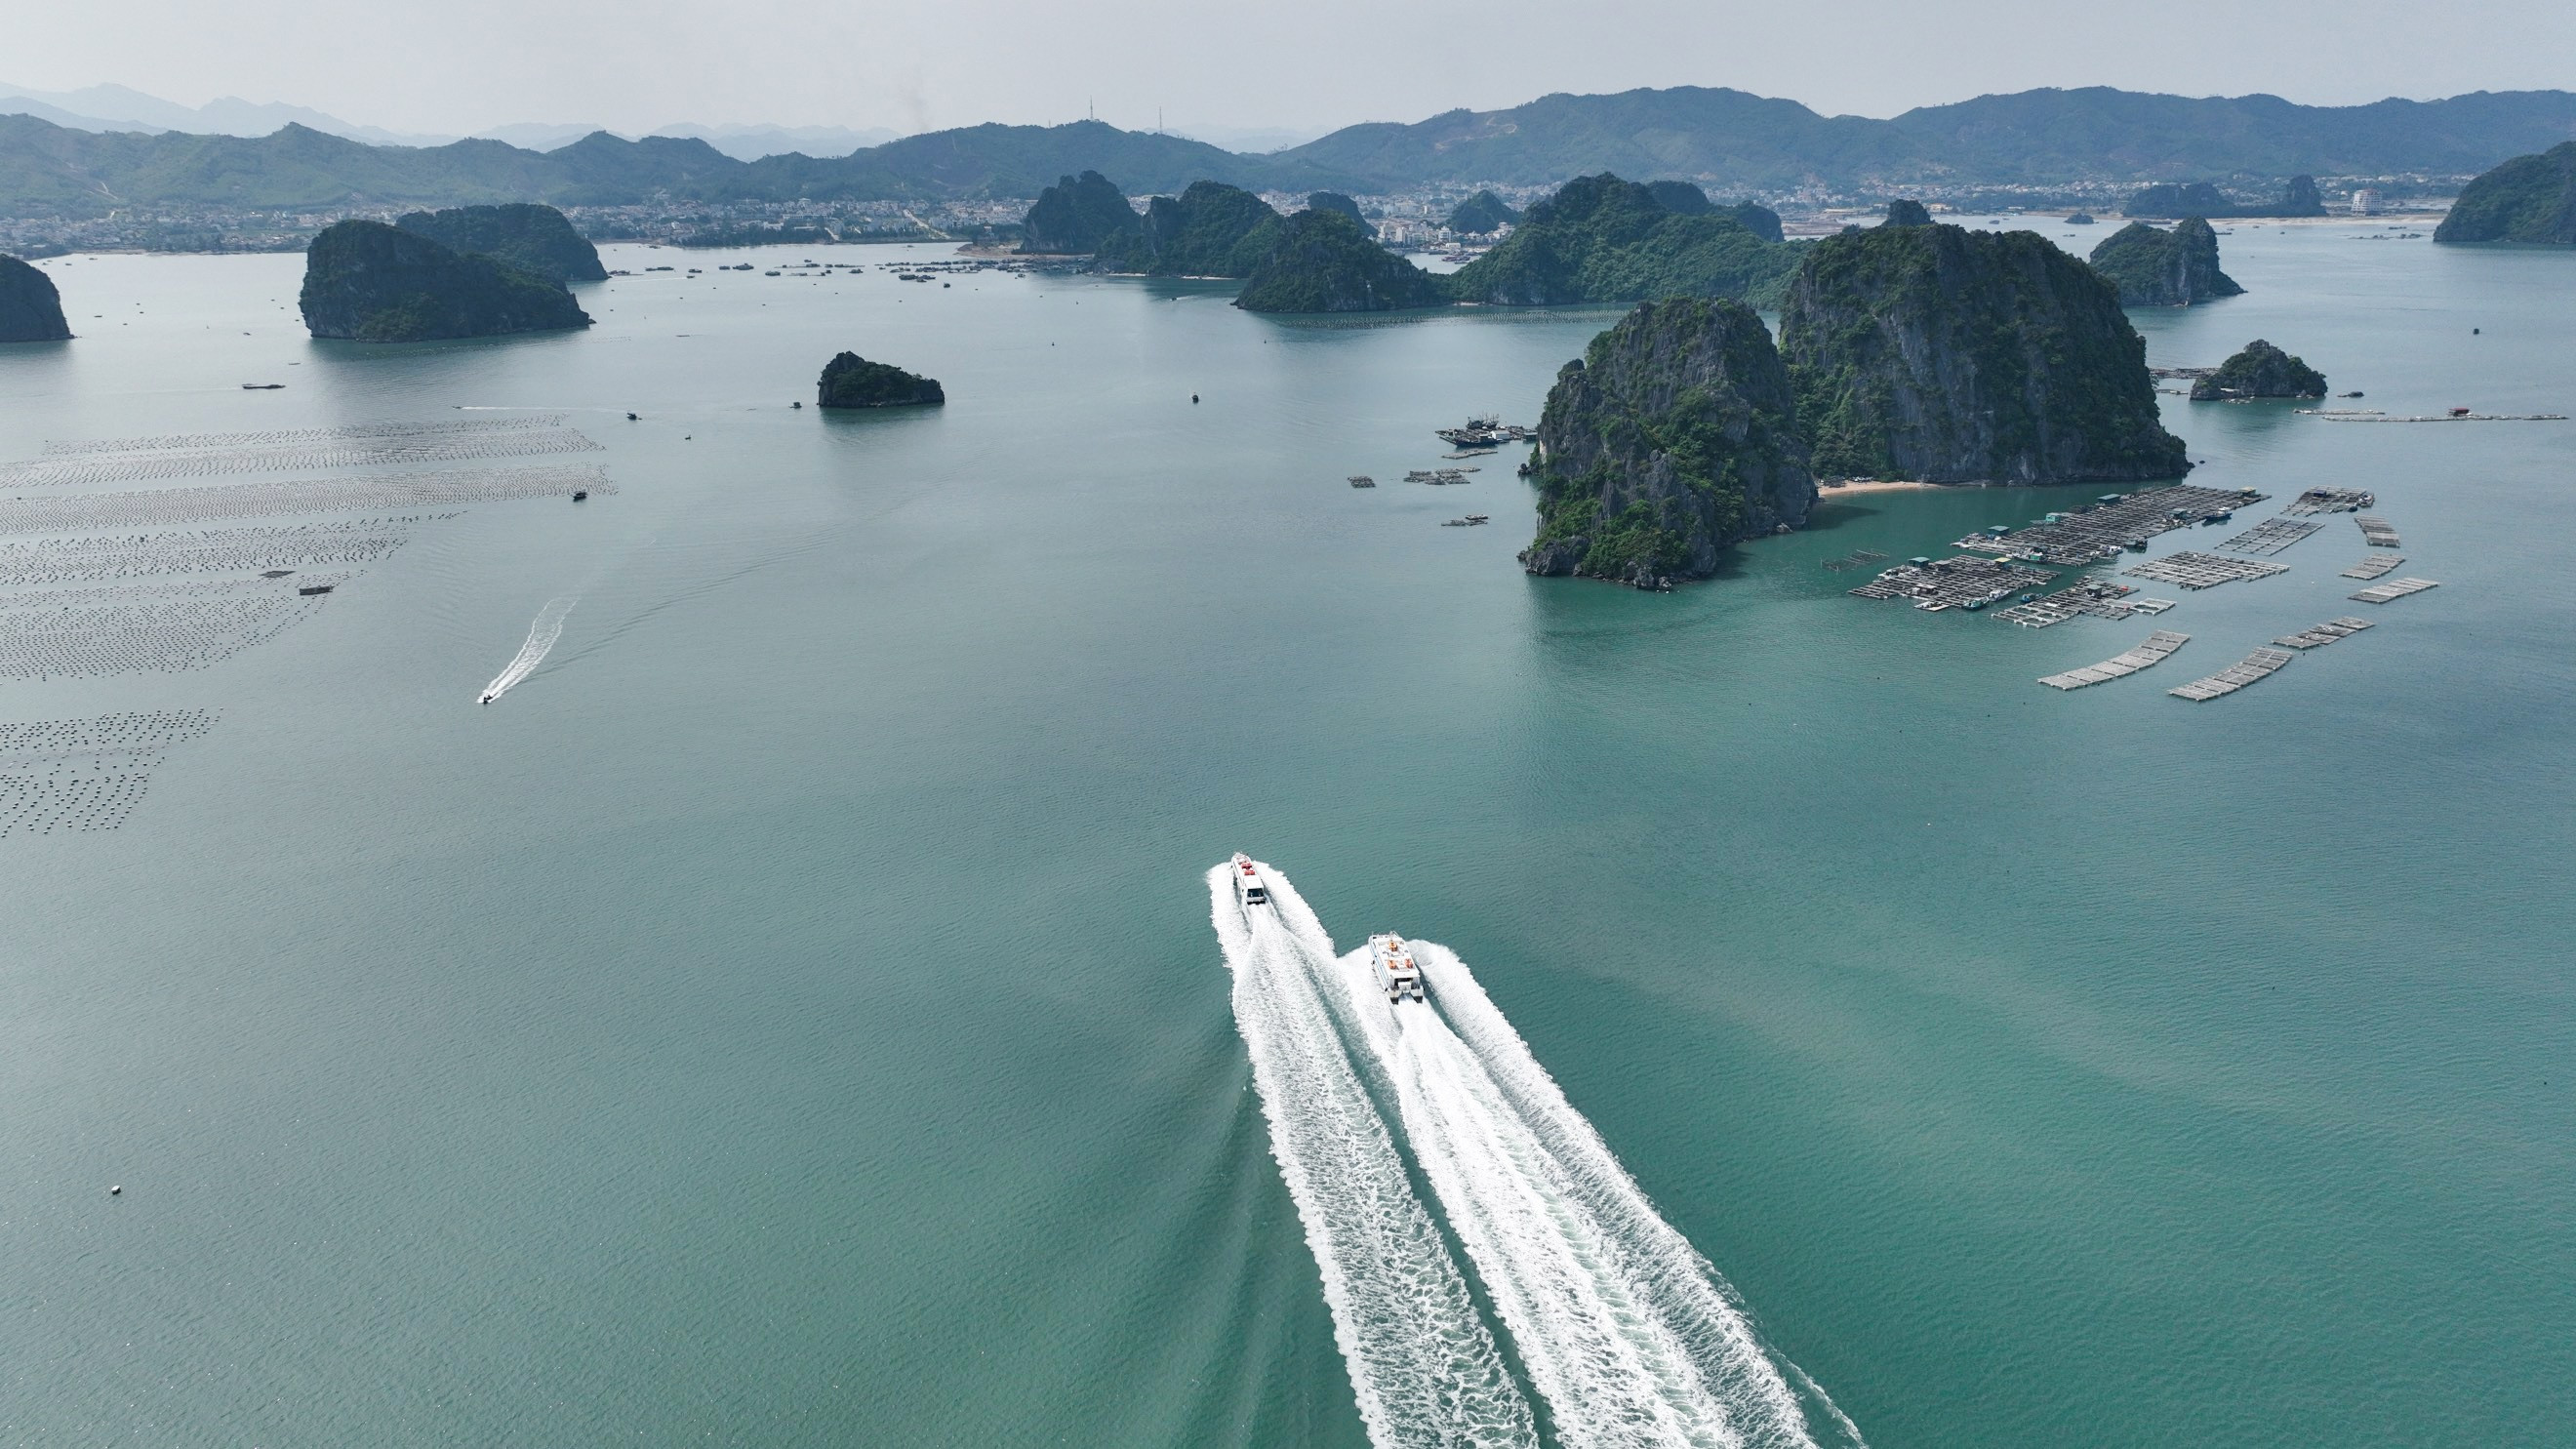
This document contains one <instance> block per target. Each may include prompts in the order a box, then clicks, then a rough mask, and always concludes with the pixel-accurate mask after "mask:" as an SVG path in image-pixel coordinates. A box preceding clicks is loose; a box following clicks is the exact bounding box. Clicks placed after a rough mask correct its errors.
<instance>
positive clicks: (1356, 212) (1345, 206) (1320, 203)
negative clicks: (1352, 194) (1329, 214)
mask: <svg viewBox="0 0 2576 1449" xmlns="http://www.w3.org/2000/svg"><path fill="white" fill-rule="evenodd" d="M1306 209H1307V210H1308V211H1338V212H1340V213H1341V214H1342V215H1344V216H1347V217H1349V218H1350V219H1351V220H1353V221H1355V222H1358V223H1359V224H1360V227H1361V229H1362V230H1367V229H1368V218H1367V217H1365V216H1362V215H1360V204H1359V203H1358V202H1356V201H1353V200H1351V199H1350V198H1349V197H1347V196H1344V195H1343V194H1342V193H1340V192H1338V191H1315V192H1309V193H1308V194H1307V196H1306Z"/></svg>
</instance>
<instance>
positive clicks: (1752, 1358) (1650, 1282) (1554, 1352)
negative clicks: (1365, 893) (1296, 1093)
mask: <svg viewBox="0 0 2576 1449" xmlns="http://www.w3.org/2000/svg"><path fill="white" fill-rule="evenodd" d="M1219 874H1220V876H1221V875H1222V872H1220V873H1219ZM1264 877H1265V880H1266V881H1267V882H1268V883H1270V884H1271V885H1272V888H1273V894H1274V896H1277V897H1284V898H1285V900H1287V901H1294V902H1296V904H1295V906H1294V908H1293V909H1294V912H1295V913H1296V914H1295V915H1294V916H1292V915H1291V914H1290V913H1289V912H1288V911H1284V910H1283V912H1282V920H1281V921H1280V922H1279V923H1278V927H1279V928H1281V934H1283V935H1286V934H1288V932H1287V930H1286V929H1285V928H1287V927H1289V926H1291V925H1292V924H1294V923H1295V921H1296V919H1297V917H1299V916H1302V918H1303V919H1304V920H1305V921H1312V919H1313V917H1312V914H1311V912H1307V911H1306V910H1305V907H1304V904H1303V902H1302V901H1298V900H1297V898H1296V897H1295V894H1294V892H1293V891H1291V890H1289V889H1288V887H1287V885H1286V882H1284V881H1282V880H1280V879H1279V877H1278V876H1277V875H1276V873H1274V872H1270V871H1268V870H1267V869H1266V868H1265V869H1264ZM1212 879H1214V877H1212ZM1261 914H1262V913H1260V912H1258V911H1254V912H1245V911H1243V910H1241V909H1239V908H1235V907H1234V905H1233V901H1232V898H1231V896H1230V895H1228V896H1226V897H1224V898H1223V899H1222V900H1221V901H1220V907H1219V910H1218V912H1217V916H1218V929H1219V932H1220V934H1223V933H1224V932H1225V931H1226V930H1227V928H1228V924H1229V920H1228V918H1229V917H1230V918H1231V924H1232V928H1233V929H1234V930H1235V931H1237V932H1239V933H1240V932H1243V931H1245V930H1246V927H1245V925H1244V920H1245V917H1246V916H1247V915H1250V916H1251V917H1252V918H1253V924H1252V926H1251V927H1250V929H1251V930H1252V931H1253V932H1256V933H1257V932H1259V931H1261V930H1263V929H1265V928H1267V923H1265V922H1263V921H1262V920H1261V919H1260V916H1261ZM1312 938H1313V941H1315V942H1321V941H1322V940H1323V937H1322V931H1321V928H1320V926H1317V927H1315V928H1314V929H1313V931H1312ZM1409 944H1410V946H1411V948H1412V950H1413V952H1414V956H1415V959H1416V961H1417V962H1418V963H1419V965H1420V966H1421V968H1422V973H1423V979H1424V981H1425V982H1426V983H1427V984H1428V986H1429V1001H1428V1003H1427V1004H1412V1003H1404V1004H1390V1003H1389V1002H1388V1001H1387V999H1386V996H1385V993H1384V991H1383V990H1382V989H1381V988H1380V986H1379V985H1378V983H1377V981H1376V979H1375V976H1374V972H1373V969H1372V967H1371V965H1370V963H1369V957H1368V953H1367V952H1366V951H1365V950H1363V951H1358V952H1354V953H1352V954H1351V955H1349V956H1345V957H1342V958H1340V959H1338V960H1336V959H1334V958H1333V957H1332V956H1331V955H1330V954H1329V952H1328V951H1320V952H1319V951H1314V950H1312V949H1311V945H1310V949H1308V950H1307V951H1304V952H1301V953H1299V954H1298V955H1297V956H1296V957H1295V959H1294V960H1293V961H1291V960H1284V959H1283V960H1279V961H1277V962H1276V963H1275V966H1274V968H1273V969H1272V970H1271V971H1268V972H1265V973H1259V974H1248V973H1246V972H1245V971H1244V970H1243V969H1242V967H1241V966H1240V965H1238V967H1237V970H1236V978H1235V1009H1236V1014H1237V1018H1238V1020H1239V1021H1244V1035H1245V1040H1246V1041H1247V1042H1250V1041H1252V1040H1253V1036H1254V1028H1253V1026H1252V1025H1251V1023H1250V1022H1249V1021H1248V1020H1245V1016H1246V1002H1245V997H1246V993H1247V988H1248V987H1256V988H1260V989H1264V990H1267V991H1270V992H1272V993H1275V994H1277V995H1281V996H1286V995H1292V994H1294V993H1298V992H1304V993H1309V994H1312V995H1314V996H1316V997H1318V998H1320V1000H1321V1002H1322V1003H1323V1004H1324V1006H1325V1009H1326V1010H1327V1011H1328V1012H1329V1014H1330V1022H1329V1024H1330V1025H1332V1026H1334V1027H1337V1028H1338V1030H1337V1031H1335V1032H1333V1033H1332V1036H1333V1043H1332V1044H1333V1045H1334V1046H1335V1047H1336V1048H1338V1047H1339V1044H1340V1043H1341V1042H1342V1041H1345V1040H1346V1041H1348V1042H1350V1043H1351V1044H1352V1047H1353V1050H1354V1051H1355V1052H1356V1054H1357V1056H1358V1058H1359V1063H1358V1065H1359V1069H1360V1073H1361V1075H1362V1076H1363V1077H1364V1078H1365V1081H1366V1082H1367V1083H1368V1084H1370V1085H1375V1086H1376V1087H1378V1088H1379V1092H1378V1094H1377V1095H1378V1097H1382V1098H1384V1099H1386V1100H1388V1101H1389V1102H1391V1104H1392V1116H1393V1117H1394V1118H1395V1125H1396V1126H1398V1127H1400V1129H1401V1135H1402V1140H1403V1143H1404V1146H1405V1147H1406V1148H1407V1149H1409V1151H1410V1154H1411V1157H1412V1160H1413V1162H1414V1163H1415V1165H1417V1166H1418V1167H1419V1168H1420V1170H1421V1174H1422V1177H1423V1179H1424V1180H1425V1181H1427V1182H1428V1183H1429V1184H1430V1186H1431V1189H1432V1193H1433V1195H1434V1197H1435V1199H1436V1201H1437V1204H1438V1207H1439V1210H1440V1215H1441V1218H1442V1219H1443V1220H1445V1222H1446V1224H1447V1226H1448V1228H1449V1230H1450V1231H1451V1232H1452V1233H1454V1234H1455V1235H1456V1237H1457V1240H1458V1241H1459V1243H1460V1244H1461V1245H1462V1246H1463V1247H1464V1248H1465V1250H1466V1255H1467V1258H1468V1261H1469V1263H1470V1264H1471V1265H1472V1266H1473V1268H1474V1270H1475V1277H1476V1280H1477V1282H1478V1284H1479V1285H1480V1286H1482V1287H1483V1289H1484V1290H1485V1294H1486V1296H1487V1298H1488V1299H1489V1300H1490V1301H1491V1303H1492V1305H1493V1308H1494V1312H1495V1316H1496V1317H1497V1318H1499V1319H1500V1320H1501V1323H1502V1327H1503V1329H1504V1331H1505V1335H1506V1337H1507V1339H1508V1342H1509V1345H1510V1348H1511V1350H1512V1355H1513V1357H1514V1358H1515V1359H1516V1360H1517V1362H1518V1364H1519V1367H1520V1370H1521V1372H1522V1373H1523V1374H1524V1375H1525V1376H1526V1378H1527V1380H1528V1382H1529V1383H1530V1385H1531V1386H1532V1387H1534V1388H1535V1389H1536V1390H1537V1391H1538V1393H1539V1395H1540V1396H1541V1397H1542V1398H1543V1399H1544V1400H1545V1402H1546V1405H1547V1410H1548V1416H1549V1419H1550V1428H1551V1435H1550V1437H1551V1438H1552V1439H1554V1440H1556V1441H1558V1442H1561V1443H1564V1444H1567V1445H1574V1446H1591V1445H1621V1446H1625V1445H1690V1446H1723V1449H1814V1446H1819V1445H1836V1446H1858V1445H1859V1444H1860V1443H1861V1438H1860V1433H1859V1431H1858V1429H1857V1428H1855V1427H1854V1426H1853V1425H1852V1423H1851V1421H1850V1420H1849V1419H1848V1418H1846V1417H1844V1415H1843V1414H1842V1413H1841V1411H1840V1410H1839V1409H1837V1408H1836V1407H1835V1406H1834V1404H1833V1402H1832V1400H1831V1399H1830V1398H1828V1397H1826V1395H1825V1394H1824V1392H1823V1391H1822V1390H1821V1389H1819V1388H1817V1387H1816V1386H1815V1384H1814V1383H1813V1382H1812V1381H1811V1380H1809V1379H1808V1378H1807V1377H1806V1376H1805V1375H1804V1374H1803V1373H1801V1372H1800V1371H1799V1370H1798V1368H1797V1366H1796V1365H1795V1364H1792V1363H1789V1362H1788V1361H1787V1360H1786V1359H1784V1358H1781V1357H1779V1356H1777V1355H1775V1354H1774V1353H1772V1352H1771V1351H1770V1350H1769V1349H1768V1348H1767V1347H1766V1346H1765V1345H1764V1344H1763V1343H1762V1342H1761V1340H1760V1338H1759V1336H1758V1335H1757V1334H1756V1332H1755V1331H1754V1328H1753V1325H1752V1322H1751V1319H1750V1317H1749V1316H1748V1315H1747V1313H1746V1312H1745V1310H1744V1308H1743V1306H1742V1304H1741V1303H1740V1302H1738V1301H1737V1299H1736V1298H1735V1295H1734V1293H1733V1290H1732V1289H1731V1288H1729V1286H1728V1285H1727V1284H1726V1282H1725V1280H1724V1279H1722V1278H1721V1277H1719V1276H1718V1274H1717V1272H1716V1270H1715V1269H1714V1268H1713V1267H1712V1266H1711V1265H1710V1264H1709V1262H1708V1261H1707V1259H1705V1258H1703V1257H1702V1256H1701V1255H1700V1254H1699V1252H1698V1251H1697V1250H1696V1249H1694V1248H1693V1247H1692V1246H1691V1245H1690V1242H1689V1240H1688V1239H1686V1238H1684V1237H1683V1236H1682V1235H1681V1233H1680V1232H1679V1231H1677V1230H1676V1229H1675V1228H1674V1227H1673V1226H1672V1225H1671V1224H1670V1223H1667V1222H1666V1221H1665V1220H1664V1219H1663V1217H1662V1215H1660V1214H1659V1213H1657V1212H1656V1211H1655V1208H1654V1204H1653V1203H1652V1202H1651V1201H1650V1200H1649V1199H1648V1198H1647V1197H1646V1195H1645V1193H1644V1192H1643V1191H1642V1190H1641V1189H1640V1188H1639V1187H1638V1186H1637V1184H1636V1182H1635V1180H1634V1179H1633V1178H1631V1177H1630V1176H1629V1175H1628V1173H1627V1171H1626V1169H1624V1168H1623V1167H1621V1166H1620V1165H1619V1162H1618V1159H1617V1158H1616V1157H1614V1156H1613V1155H1612V1154H1611V1152H1610V1149H1609V1146H1608V1144H1606V1143H1604V1142H1603V1141H1602V1140H1601V1136H1600V1134H1599V1133H1598V1132H1596V1131H1595V1130H1594V1129H1593V1127H1592V1124H1591V1123H1590V1122H1588V1121H1586V1120H1585V1119H1584V1117H1583V1115H1582V1114H1581V1113H1579V1112H1577V1111H1575V1110H1574V1107H1573V1105H1572V1104H1571V1103H1569V1102H1568V1101H1567V1100H1566V1099H1565V1094H1564V1093H1563V1091H1561V1090H1560V1089H1559V1088H1558V1087H1557V1085H1556V1082H1555V1080H1554V1079H1553V1078H1551V1077H1550V1076H1549V1075H1548V1074H1547V1071H1546V1069H1545V1068H1543V1067H1541V1066H1540V1065H1539V1063H1538V1061H1537V1059H1536V1058H1535V1057H1533V1056H1532V1055H1531V1054H1530V1050H1529V1047H1528V1044H1527V1043H1525V1042H1523V1041H1522V1040H1521V1037H1520V1034H1519V1033H1518V1032H1516V1031H1514V1030H1513V1029H1512V1026H1511V1023H1510V1022H1509V1021H1508V1020H1506V1019H1505V1018H1504V1016H1503V1014H1502V1013H1501V1011H1500V1010H1498V1009H1496V1007H1495V1006H1494V1004H1493V1002H1492V1001H1491V999H1489V998H1488V997H1487V996H1486V995H1485V993H1484V990H1483V988H1482V987H1481V986H1479V985H1478V984H1477V982H1476V979H1475V976H1474V974H1473V973H1472V972H1470V971H1469V970H1468V969H1467V965H1466V963H1465V962H1463V961H1461V960H1459V959H1458V957H1457V956H1456V955H1455V954H1454V953H1452V952H1450V951H1449V950H1447V949H1446V948H1444V947H1441V946H1438V945H1435V944H1432V943H1429V942H1422V941H1415V942H1411V943H1409ZM1229 955H1230V956H1231V955H1232V952H1231V950H1229ZM1290 965H1295V966H1297V967H1300V968H1303V979H1302V980H1298V979H1291V978H1292V973H1290V972H1289V971H1288V970H1287V967H1288V966H1290ZM1255 1005H1256V1007H1257V1008H1259V1009H1270V1008H1269V1006H1268V1004H1267V1003H1255ZM1254 1058H1255V1068H1254V1074H1255V1079H1256V1082H1257V1083H1258V1084H1259V1085H1260V1087H1261V1091H1262V1095H1263V1100H1264V1105H1265V1108H1268V1106H1269V1104H1270V1102H1271V1101H1272V1099H1273V1097H1274V1095H1275V1094H1274V1090H1273V1086H1272V1083H1271V1081H1269V1080H1268V1079H1265V1078H1263V1077H1262V1075H1261V1069H1260V1065H1259V1061H1260V1051H1259V1049H1258V1048H1257V1047H1256V1049H1255V1052H1254ZM1346 1069H1347V1068H1346ZM1300 1108H1301V1110H1304V1111H1307V1112H1309V1113H1315V1114H1321V1113H1323V1112H1326V1111H1332V1112H1349V1113H1351V1114H1352V1117H1353V1119H1354V1121H1355V1122H1357V1123H1358V1125H1356V1126H1346V1127H1345V1128H1344V1129H1343V1130H1346V1131H1361V1132H1369V1131H1373V1132H1376V1133H1378V1134H1380V1135H1387V1122H1386V1114H1382V1113H1380V1112H1379V1110H1378V1108H1377V1105H1376V1098H1373V1097H1372V1096H1371V1095H1370V1094H1369V1093H1368V1092H1367V1091H1365V1090H1361V1091H1358V1092H1356V1093H1354V1094H1353V1095H1351V1096H1350V1097H1348V1098H1345V1099H1337V1100H1334V1101H1332V1102H1330V1103H1327V1102H1325V1101H1323V1100H1322V1099H1320V1098H1317V1099H1313V1100H1311V1101H1308V1102H1304V1103H1301V1104H1300ZM1361 1119H1365V1120H1364V1121H1363V1120H1361ZM1272 1130H1273V1133H1274V1137H1275V1135H1276V1134H1277V1133H1278V1131H1279V1129H1278V1126H1277V1114H1276V1113H1275V1112H1274V1114H1273V1128H1272ZM1282 1162H1283V1166H1284V1165H1285V1157H1284V1156H1283V1158H1282ZM1292 1192H1293V1188H1292ZM1298 1210H1299V1212H1300V1214H1301V1215H1303V1216H1305V1217H1306V1219H1307V1221H1308V1224H1309V1227H1308V1232H1309V1236H1310V1239H1311V1238H1312V1237H1313V1235H1314V1228H1313V1223H1314V1218H1315V1215H1314V1213H1313V1212H1312V1211H1311V1210H1310V1209H1309V1208H1308V1207H1307V1201H1306V1198H1305V1197H1302V1196H1301V1197H1299V1199H1298ZM1321 1251H1322V1250H1321V1248H1320V1247H1319V1249H1318V1256H1319V1257H1320V1256H1321ZM1331 1276H1332V1275H1331V1272H1330V1271H1329V1270H1328V1271H1327V1274H1326V1278H1327V1282H1330V1281H1331ZM1338 1316H1339V1310H1338V1309H1337V1310H1336V1317H1337V1320H1338ZM1346 1351H1347V1350H1346ZM1356 1377H1357V1372H1356V1370H1355V1371H1354V1378H1356ZM1380 1442H1381V1443H1385V1442H1412V1441H1409V1440H1408V1441H1389V1440H1385V1439H1381V1440H1380Z"/></svg>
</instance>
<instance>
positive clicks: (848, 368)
mask: <svg viewBox="0 0 2576 1449" xmlns="http://www.w3.org/2000/svg"><path fill="white" fill-rule="evenodd" d="M947 402H948V394H947V393H946V392H944V391H942V390H941V388H940V386H939V380H938V379H937V378H930V377H923V376H921V375H920V374H919V373H913V372H906V371H904V370H903V369H902V368H900V367H896V366H895V365H893V364H892V363H887V362H870V361H868V360H867V359H866V358H864V357H861V356H859V355H858V354H857V353H855V352H844V353H841V354H840V355H838V356H836V357H834V358H833V359H832V360H831V361H829V362H827V363H824V364H823V375H822V377H821V378H819V379H817V380H816V382H815V384H814V403H815V406H817V407H823V408H905V407H942V406H945V405H946V404H947Z"/></svg>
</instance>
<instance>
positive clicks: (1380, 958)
mask: <svg viewBox="0 0 2576 1449" xmlns="http://www.w3.org/2000/svg"><path fill="white" fill-rule="evenodd" d="M1369 966H1370V968H1371V969H1372V970H1374V971H1376V972H1377V984H1378V986H1379V988H1380V989H1382V990H1384V991H1385V992H1386V999H1387V1000H1389V1001H1402V1000H1403V999H1404V998H1406V997H1408V996H1410V997H1412V998H1413V999H1414V1000H1416V1001H1420V1000H1422V968H1421V967H1419V966H1416V965H1415V964H1413V951H1412V949H1411V948H1410V947H1408V946H1406V945H1405V944H1404V938H1403V937H1402V936H1396V935H1386V936H1371V937H1369Z"/></svg>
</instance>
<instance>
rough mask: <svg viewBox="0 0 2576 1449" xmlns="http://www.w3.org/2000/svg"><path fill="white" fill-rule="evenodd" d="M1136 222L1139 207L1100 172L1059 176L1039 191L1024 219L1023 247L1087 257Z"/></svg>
mask: <svg viewBox="0 0 2576 1449" xmlns="http://www.w3.org/2000/svg"><path fill="white" fill-rule="evenodd" d="M1135 224H1136V208H1134V207H1132V206H1130V205H1128V204H1127V196H1126V193H1124V192H1122V191H1120V190H1119V189H1118V187H1117V185H1116V184H1115V183H1114V182H1112V181H1111V180H1110V179H1109V178H1108V177H1106V176H1103V175H1101V174H1100V173H1099V172H1097V171H1085V172H1083V173H1082V174H1081V175H1080V176H1065V177H1059V178H1058V179H1057V181H1056V183H1055V185H1053V186H1050V187H1048V188H1047V189H1046V190H1044V191H1041V192H1039V193H1038V200H1037V204H1036V205H1035V206H1032V207H1030V208H1029V214H1028V216H1027V217H1026V218H1025V219H1024V220H1023V221H1022V222H1021V226H1022V228H1023V229H1024V230H1025V231H1026V232H1027V234H1028V235H1027V239H1026V240H1025V241H1023V242H1021V243H1020V250H1021V251H1023V252H1028V253H1047V254H1054V255H1058V256H1087V255H1089V254H1090V253H1092V252H1096V251H1098V250H1100V243H1101V241H1102V239H1104V238H1106V237H1108V236H1109V235H1110V234H1111V233H1113V232H1118V231H1123V230H1125V229H1127V228H1129V227H1132V226H1134V225H1135Z"/></svg>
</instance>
